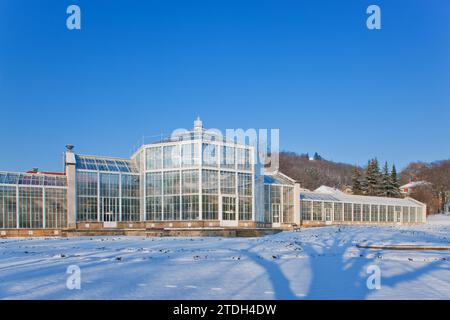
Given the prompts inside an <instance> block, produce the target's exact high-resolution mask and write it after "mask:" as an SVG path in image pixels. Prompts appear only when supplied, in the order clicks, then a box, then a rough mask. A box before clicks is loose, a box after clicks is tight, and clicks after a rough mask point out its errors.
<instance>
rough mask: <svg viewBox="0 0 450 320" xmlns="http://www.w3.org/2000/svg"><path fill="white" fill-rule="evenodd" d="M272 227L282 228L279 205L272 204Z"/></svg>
mask: <svg viewBox="0 0 450 320" xmlns="http://www.w3.org/2000/svg"><path fill="white" fill-rule="evenodd" d="M272 225H273V226H274V227H279V226H281V204H279V203H272Z"/></svg>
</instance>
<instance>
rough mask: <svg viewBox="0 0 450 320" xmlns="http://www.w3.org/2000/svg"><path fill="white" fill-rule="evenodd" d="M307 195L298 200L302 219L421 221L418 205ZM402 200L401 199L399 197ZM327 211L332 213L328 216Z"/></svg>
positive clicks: (420, 210) (367, 221)
mask: <svg viewBox="0 0 450 320" xmlns="http://www.w3.org/2000/svg"><path fill="white" fill-rule="evenodd" d="M310 198H311V197H310V196H309V195H308V196H306V197H303V198H302V199H301V201H300V213H301V219H302V220H303V221H328V220H331V221H335V222H344V223H345V222H364V223H371V222H373V223H379V222H390V223H394V222H398V221H397V218H396V216H397V215H398V216H399V217H400V216H401V217H402V218H401V222H403V223H421V222H423V216H422V213H423V208H422V207H419V206H389V205H381V204H380V205H379V204H368V203H347V202H345V203H344V202H341V201H338V199H335V202H330V201H328V200H330V199H331V198H329V197H325V198H326V199H325V198H324V199H323V200H319V199H310ZM399 200H400V201H402V200H403V199H399ZM328 213H332V214H330V215H329V217H332V219H331V218H329V217H328Z"/></svg>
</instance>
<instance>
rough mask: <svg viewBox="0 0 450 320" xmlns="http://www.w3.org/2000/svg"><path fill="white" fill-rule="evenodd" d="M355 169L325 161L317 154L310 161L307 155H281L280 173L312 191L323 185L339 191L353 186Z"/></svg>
mask: <svg viewBox="0 0 450 320" xmlns="http://www.w3.org/2000/svg"><path fill="white" fill-rule="evenodd" d="M354 168H355V166H353V165H349V164H345V163H336V162H333V161H328V160H324V159H322V158H321V157H320V156H318V155H317V154H315V155H314V157H313V158H312V159H310V157H309V156H308V155H307V154H303V155H299V154H296V153H294V152H281V153H280V171H281V172H282V173H284V174H286V175H287V176H289V177H291V178H293V179H295V180H297V181H299V182H300V184H301V186H302V188H307V189H310V190H314V189H316V188H318V187H320V186H321V185H327V186H330V187H336V188H339V189H342V188H343V187H345V186H351V185H352V175H353V169H354Z"/></svg>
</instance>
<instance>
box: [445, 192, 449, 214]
mask: <svg viewBox="0 0 450 320" xmlns="http://www.w3.org/2000/svg"><path fill="white" fill-rule="evenodd" d="M444 213H447V214H450V191H447V202H446V203H445V204H444Z"/></svg>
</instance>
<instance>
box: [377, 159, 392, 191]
mask: <svg viewBox="0 0 450 320" xmlns="http://www.w3.org/2000/svg"><path fill="white" fill-rule="evenodd" d="M380 195H382V196H385V197H392V196H393V195H392V182H391V176H390V174H389V166H388V163H387V161H386V162H385V163H384V167H383V174H382V179H381V189H380Z"/></svg>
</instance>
